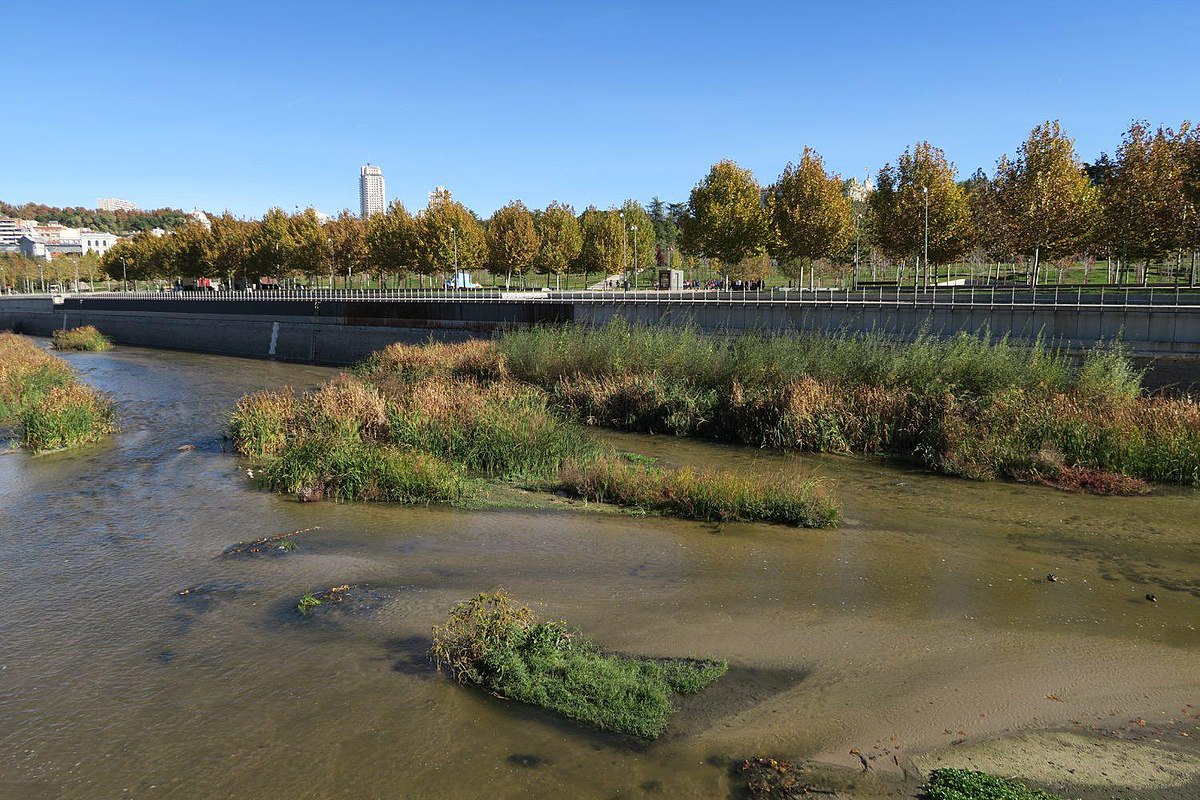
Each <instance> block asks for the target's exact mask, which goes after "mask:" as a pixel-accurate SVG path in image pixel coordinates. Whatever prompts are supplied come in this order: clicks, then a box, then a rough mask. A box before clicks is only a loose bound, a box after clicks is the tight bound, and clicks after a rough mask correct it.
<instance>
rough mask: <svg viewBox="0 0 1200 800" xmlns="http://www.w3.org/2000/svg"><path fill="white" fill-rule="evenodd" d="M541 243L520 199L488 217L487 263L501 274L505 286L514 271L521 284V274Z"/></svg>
mask: <svg viewBox="0 0 1200 800" xmlns="http://www.w3.org/2000/svg"><path fill="white" fill-rule="evenodd" d="M541 244H542V238H541V236H540V235H538V232H537V229H536V228H535V227H534V224H533V214H531V213H529V209H528V208H526V207H525V204H524V203H522V202H521V201H520V200H514V201H513V202H511V203H509V204H508V205H506V206H502V207H500V208H498V209H496V211H495V213H493V214H492V216H491V219H489V220H488V226H487V252H488V263H489V266H490V269H491V270H492V271H493V272H503V273H504V274H505V279H504V285H505V286H508V285H509V284H510V283H511V282H512V276H513V273H514V272H515V273H516V274H517V275H518V276H520V277H521V282H522V284H523V283H524V276H525V273H526V272H527V271H528V270H529V268H530V267H532V266H533V260H534V258H535V257H536V256H537V254H538V249H539V248H540V247H541Z"/></svg>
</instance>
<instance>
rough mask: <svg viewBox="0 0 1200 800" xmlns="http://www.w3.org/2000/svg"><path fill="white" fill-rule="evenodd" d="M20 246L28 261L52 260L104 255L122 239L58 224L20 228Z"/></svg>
mask: <svg viewBox="0 0 1200 800" xmlns="http://www.w3.org/2000/svg"><path fill="white" fill-rule="evenodd" d="M20 231H21V233H20V235H19V236H18V237H17V242H16V244H17V247H18V248H19V249H20V251H21V252H22V253H24V254H25V255H26V256H27V257H29V258H44V259H46V260H49V259H50V258H52V257H54V256H83V255H87V254H88V253H95V254H96V255H104V254H105V253H106V252H107V251H108V249H109V248H110V247H112V246H114V245H115V244H116V243H117V242H119V241H120V240H121V237H119V236H117V235H115V234H112V233H103V232H101V231H93V230H89V229H88V228H67V227H64V226H62V225H59V224H57V223H49V224H47V225H26V226H23V227H22V228H21V229H20Z"/></svg>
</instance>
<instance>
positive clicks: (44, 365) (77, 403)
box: [0, 333, 116, 452]
mask: <svg viewBox="0 0 1200 800" xmlns="http://www.w3.org/2000/svg"><path fill="white" fill-rule="evenodd" d="M0 421H15V422H16V423H17V425H18V440H19V441H20V443H21V444H22V445H23V446H25V447H27V448H29V449H30V450H33V451H34V452H42V451H46V450H61V449H64V448H68V447H78V446H81V445H85V444H92V443H94V442H98V441H100V440H101V439H103V438H104V437H105V436H107V435H109V434H110V433H112V432H113V431H114V430H115V429H116V423H115V413H114V411H113V408H112V402H111V401H110V400H109V399H108V398H107V397H105V396H104V395H102V394H101V393H99V392H97V391H96V390H95V389H92V388H91V387H89V386H85V385H83V384H81V383H79V381H78V379H77V378H76V377H75V373H74V372H72V371H71V367H70V365H69V364H67V362H65V361H63V360H62V359H61V358H58V357H57V356H54V355H52V354H50V353H47V352H46V351H45V350H43V349H41V348H40V347H38V346H37V345H36V344H34V343H33V342H31V341H29V340H28V339H25V338H24V337H22V336H17V335H15V334H10V333H3V334H0Z"/></svg>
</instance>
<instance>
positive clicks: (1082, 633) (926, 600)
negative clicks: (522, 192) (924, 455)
mask: <svg viewBox="0 0 1200 800" xmlns="http://www.w3.org/2000/svg"><path fill="white" fill-rule="evenodd" d="M68 359H69V360H70V361H71V362H72V363H73V364H74V365H75V366H76V367H77V369H78V370H79V371H80V373H81V374H82V376H83V377H84V379H85V380H86V381H87V382H88V383H90V384H92V385H94V386H96V387H99V388H100V389H103V390H104V391H107V392H109V393H111V395H112V396H113V397H114V398H115V400H116V403H117V408H118V411H119V418H120V423H121V431H120V432H119V433H118V434H117V435H115V436H113V437H112V438H111V439H110V440H109V441H108V442H107V443H105V444H102V445H99V446H95V447H91V448H86V449H83V450H79V451H74V452H66V453H57V454H49V455H43V456H38V457H33V456H30V455H28V454H25V453H9V454H7V455H3V456H0V743H2V747H0V798H14V799H16V798H20V800H27V799H28V800H38V799H40V798H124V797H137V798H152V797H153V798H166V797H172V798H200V797H203V798H223V797H229V798H275V797H291V798H301V797H304V798H310V797H311V798H366V797H388V798H407V797H411V798H427V797H437V798H441V797H445V798H503V797H534V798H563V797H581V798H593V797H594V798H611V797H643V796H645V797H653V796H662V797H695V798H724V797H728V796H729V792H730V786H731V783H730V777H729V770H728V769H727V768H726V764H727V763H728V759H730V758H738V757H745V756H749V755H755V754H770V755H779V756H785V757H789V758H792V759H797V760H799V759H810V758H811V759H817V760H819V761H821V762H823V763H828V764H832V765H844V766H846V767H854V768H857V766H858V765H859V763H860V760H859V758H858V755H857V754H852V753H850V750H851V749H856V750H857V751H858V752H860V753H862V754H863V757H864V758H865V759H867V760H868V763H869V764H870V765H871V767H872V770H871V774H870V775H868V776H866V777H864V778H861V779H858V778H855V780H858V781H859V786H860V789H861V791H862V792H863V793H864V794H872V793H876V794H878V795H880V796H891V795H890V794H889V793H893V792H894V793H899V794H903V793H911V790H912V787H913V785H914V784H913V780H914V779H913V778H911V777H910V778H909V779H908V780H907V781H906V780H905V779H904V778H903V773H902V768H908V769H909V772H910V775H911V764H912V761H911V759H913V758H917V757H918V756H920V755H921V754H923V753H928V752H931V751H940V750H943V749H946V748H950V749H953V748H951V743H952V742H954V743H956V744H955V745H954V747H960V746H961V747H969V746H970V745H971V744H972V743H974V742H988V741H992V740H994V739H995V738H996V737H999V736H1005V735H1012V734H1014V733H1015V732H1019V731H1025V730H1054V731H1059V730H1071V729H1072V728H1073V727H1074V728H1081V729H1086V728H1089V727H1091V726H1099V727H1103V726H1110V727H1113V729H1114V730H1115V729H1116V727H1117V726H1128V725H1132V724H1139V723H1135V722H1133V721H1134V720H1139V719H1140V720H1142V721H1143V722H1146V723H1147V724H1149V725H1150V726H1151V727H1154V726H1163V727H1162V729H1163V730H1165V731H1170V732H1171V734H1170V735H1172V736H1175V737H1176V738H1179V741H1184V739H1183V738H1181V737H1184V736H1188V737H1190V736H1196V737H1200V733H1194V734H1193V733H1188V732H1189V731H1192V730H1194V726H1193V727H1187V726H1186V725H1185V723H1188V724H1190V723H1189V722H1188V720H1187V715H1188V714H1189V713H1190V712H1189V707H1188V706H1186V704H1187V703H1190V702H1192V701H1193V700H1196V699H1197V698H1196V691H1195V687H1196V686H1197V683H1198V682H1200V660H1197V658H1196V656H1197V654H1198V652H1200V635H1198V633H1197V630H1196V625H1197V624H1200V615H1198V614H1197V611H1198V610H1200V536H1197V531H1198V528H1200V524H1198V522H1197V519H1198V517H1197V510H1198V509H1200V495H1198V494H1197V493H1196V492H1195V491H1192V490H1176V489H1164V490H1160V491H1159V492H1157V493H1156V494H1155V495H1154V496H1151V497H1146V498H1132V499H1130V498H1098V497H1088V496H1077V495H1069V494H1064V493H1061V492H1057V491H1054V490H1051V489H1045V488H1040V487H1030V486H1020V485H1014V484H1006V483H973V482H968V481H962V480H955V479H949V478H944V477H938V476H934V475H930V474H927V473H925V472H922V471H918V470H911V469H906V468H902V467H898V466H895V465H889V464H885V463H881V462H878V461H874V460H858V459H853V458H842V457H812V456H797V455H791V454H778V453H771V452H765V451H758V450H753V449H747V448H736V447H723V446H717V445H712V444H708V443H702V442H691V441H682V440H676V439H671V438H663V437H657V438H650V437H636V436H631V435H618V434H604V435H605V436H609V437H611V438H612V439H613V440H614V441H619V442H620V443H621V446H622V447H623V448H625V449H628V450H635V451H637V452H642V453H646V454H649V455H654V456H658V457H660V458H661V459H663V460H664V461H666V462H668V463H679V464H682V463H688V464H699V465H708V466H719V467H722V468H728V469H735V470H738V471H740V472H745V473H750V474H767V473H770V472H775V471H779V470H786V471H788V472H789V473H792V474H795V475H797V476H807V475H820V476H824V477H826V478H827V479H828V480H829V481H830V483H831V485H832V488H833V491H834V492H835V494H836V496H837V497H838V498H839V499H840V501H841V503H842V505H843V509H844V514H845V518H846V522H845V524H844V526H843V527H842V528H841V529H839V530H836V531H807V530H797V529H791V528H783V527H776V526H766V525H742V524H739V525H729V526H725V527H723V528H717V527H715V526H712V525H706V524H700V523H692V522H684V521H678V520H667V519H656V518H638V517H633V516H628V515H623V514H599V513H585V512H572V511H563V510H520V511H481V512H476V511H459V510H452V509H442V508H408V507H402V506H388V505H335V504H330V503H321V504H300V503H297V502H295V501H293V500H292V499H290V498H285V497H280V496H276V495H272V494H270V493H268V492H265V491H262V490H260V489H259V488H258V487H257V486H256V485H255V484H254V483H253V481H252V480H251V479H250V478H248V477H247V476H246V474H245V471H246V464H244V463H243V462H241V461H240V460H239V459H238V458H236V457H235V456H233V455H231V454H229V453H228V452H224V451H223V448H222V439H221V430H222V425H223V420H224V417H225V415H226V414H227V413H228V411H229V410H230V409H231V407H232V405H233V403H234V402H235V401H236V400H237V398H238V397H240V396H241V395H242V394H244V393H245V392H247V391H250V390H253V389H257V388H264V387H277V386H282V385H291V386H295V387H298V388H304V387H308V386H312V385H316V384H317V383H319V382H320V381H322V380H324V379H326V378H327V377H329V376H331V375H332V374H334V372H333V371H332V370H327V369H321V368H315V367H305V366H297V365H288V364H278V363H267V362H260V361H251V360H240V359H232V358H222V357H215V356H204V355H195V354H183V353H169V352H161V351H151V350H140V349H135V348H120V349H118V350H115V351H112V352H109V353H101V354H77V355H70V356H68ZM185 445H195V449H194V450H186V449H185V450H180V449H179V448H180V447H181V446H185ZM314 526H319V530H315V531H311V532H308V533H304V534H301V535H299V536H298V537H296V539H295V541H296V542H297V543H298V544H299V548H298V550H297V551H295V552H294V553H290V554H287V555H282V556H269V555H268V556H260V557H256V558H243V559H233V558H220V557H219V555H220V553H221V552H222V551H223V550H224V549H225V548H226V547H227V546H229V545H231V544H233V543H235V542H239V541H248V540H252V539H257V538H260V537H263V536H268V535H272V534H276V533H281V532H285V531H290V530H295V529H300V528H309V527H314ZM1050 573H1054V574H1055V576H1056V577H1057V580H1056V581H1053V582H1051V581H1048V580H1047V579H1046V576H1047V575H1048V574H1050ZM347 583H349V584H355V585H360V586H365V587H367V589H366V590H365V594H364V597H365V598H366V600H365V601H364V602H359V603H353V604H348V605H345V606H338V607H330V608H327V609H319V610H318V611H319V613H315V614H313V615H312V616H310V617H307V618H305V617H302V616H300V615H299V614H297V613H296V612H295V611H294V609H293V607H294V604H295V602H296V600H297V598H298V597H300V596H301V595H302V594H304V593H305V592H307V591H310V590H316V589H321V588H324V587H329V586H333V585H337V584H347ZM500 586H503V587H507V588H508V589H509V590H511V591H512V592H513V594H514V595H515V596H516V597H517V598H519V599H521V600H524V601H526V602H528V603H529V604H531V605H532V606H533V607H534V608H535V609H536V610H537V611H538V612H539V613H541V614H543V615H545V616H549V617H556V618H563V619H566V620H569V621H570V622H572V623H574V624H577V625H579V626H580V627H581V628H583V629H584V630H585V631H586V632H587V633H589V634H590V635H592V636H593V637H594V638H596V639H597V640H598V641H600V642H602V643H603V644H605V645H606V646H608V647H611V648H613V649H617V650H623V651H628V652H633V653H641V654H646V655H655V656H688V655H696V656H718V657H724V658H727V659H728V660H729V662H730V664H731V671H730V674H729V675H728V676H727V677H726V678H724V679H722V681H719V682H718V683H717V684H716V685H715V686H714V687H713V688H711V689H710V690H708V692H707V693H706V694H705V695H703V696H701V697H699V698H696V699H691V700H689V701H687V702H685V703H684V704H683V707H682V710H681V712H680V714H679V715H678V716H677V717H676V718H675V720H673V722H672V725H671V728H670V730H669V732H668V734H667V735H666V736H665V737H664V738H663V739H662V740H660V741H659V742H657V743H655V744H653V745H651V746H639V747H632V746H630V745H629V744H628V743H626V742H624V741H622V740H620V739H617V738H615V737H608V736H602V735H595V734H592V733H589V732H587V731H584V730H582V729H580V728H577V727H576V726H574V725H572V724H569V723H565V722H562V721H559V720H556V719H554V718H552V717H550V716H548V715H546V714H544V713H542V712H540V711H537V710H534V709H529V708H525V707H520V706H517V705H516V704H512V703H505V702H502V701H499V700H496V699H494V698H491V697H488V696H486V695H484V694H482V693H480V692H477V691H474V690H470V689H465V688H462V687H459V686H457V685H454V684H453V683H451V682H450V681H449V680H447V679H446V678H445V677H444V676H440V675H438V674H437V673H436V672H435V671H433V670H432V669H431V667H430V665H429V664H428V662H427V660H426V659H425V657H424V649H425V648H426V647H427V644H428V636H429V631H430V627H431V626H432V625H433V624H435V623H437V622H439V621H440V620H441V619H442V618H444V616H445V615H446V613H447V611H448V609H449V608H450V606H451V605H452V604H453V603H454V602H455V601H456V600H459V599H463V598H465V597H467V596H469V595H472V594H474V593H476V592H478V591H482V590H486V589H491V588H495V587H500ZM187 588H192V589H193V591H191V592H189V593H188V594H186V595H184V596H180V595H179V594H178V593H179V592H180V591H181V590H184V589H187ZM1147 593H1152V594H1154V595H1155V596H1156V597H1157V602H1155V603H1151V602H1149V601H1148V600H1146V599H1145V596H1146V594H1147ZM1139 726H1140V724H1139ZM1180 726H1183V727H1180ZM1163 735H1164V736H1165V735H1167V734H1163ZM1189 769H1190V767H1187V766H1186V765H1185V766H1181V767H1180V772H1179V774H1178V775H1177V776H1176V777H1177V778H1178V780H1177V781H1176V783H1178V786H1176V788H1174V789H1171V790H1170V791H1166V792H1164V793H1160V794H1153V793H1152V794H1150V795H1143V796H1161V797H1174V796H1179V797H1184V796H1197V794H1200V792H1197V790H1196V787H1200V783H1196V782H1192V783H1188V782H1187V781H1188V780H1193V781H1194V779H1195V778H1196V777H1197V776H1200V772H1196V773H1192V772H1189V771H1188V770H1189ZM846 774H847V775H853V774H854V773H852V772H849V771H848V772H847V773H846ZM1189 776H1190V777H1189ZM1081 780H1082V777H1081ZM1164 780H1165V779H1164ZM1145 781H1148V782H1149V783H1150V784H1153V783H1154V781H1153V780H1150V779H1148V778H1146V779H1145ZM1084 782H1085V783H1086V781H1084ZM1143 788H1145V787H1143ZM1151 788H1153V787H1152V786H1151ZM1189 792H1191V793H1192V794H1190V795H1189V794H1188V793H1189ZM1110 794H1111V792H1110V793H1108V794H1104V795H1099V794H1097V795H1096V796H1109V795H1110Z"/></svg>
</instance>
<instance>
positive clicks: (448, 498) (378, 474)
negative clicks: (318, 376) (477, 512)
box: [259, 435, 474, 504]
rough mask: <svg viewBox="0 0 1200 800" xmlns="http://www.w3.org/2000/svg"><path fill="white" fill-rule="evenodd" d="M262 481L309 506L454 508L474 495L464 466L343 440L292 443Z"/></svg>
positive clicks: (318, 438)
mask: <svg viewBox="0 0 1200 800" xmlns="http://www.w3.org/2000/svg"><path fill="white" fill-rule="evenodd" d="M259 477H260V479H261V480H262V481H263V482H264V483H265V484H267V485H268V486H271V487H272V488H275V489H277V490H278V491H282V492H287V493H289V494H295V495H297V496H299V497H300V498H301V499H303V500H308V501H316V500H343V501H344V500H378V501H386V502H392V503H414V504H429V503H447V504H453V503H457V502H459V501H461V500H464V499H466V498H469V497H470V496H471V495H472V494H473V492H474V487H473V485H472V482H471V481H470V480H469V479H468V478H467V476H466V474H465V473H464V471H463V469H462V468H461V467H460V466H458V465H455V464H451V463H449V462H447V461H445V460H444V459H441V458H438V457H437V456H435V455H432V454H430V453H423V452H420V451H415V450H403V449H401V448H397V447H393V446H390V445H387V444H380V443H377V442H372V441H364V440H362V439H351V438H346V437H337V436H320V435H314V436H309V437H305V438H301V439H298V440H295V441H294V442H289V443H288V444H287V445H285V446H284V447H283V449H282V450H281V451H280V452H279V453H277V454H276V455H274V456H273V457H271V458H270V459H268V460H266V461H265V462H264V463H263V464H262V466H261V468H260V475H259Z"/></svg>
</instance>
